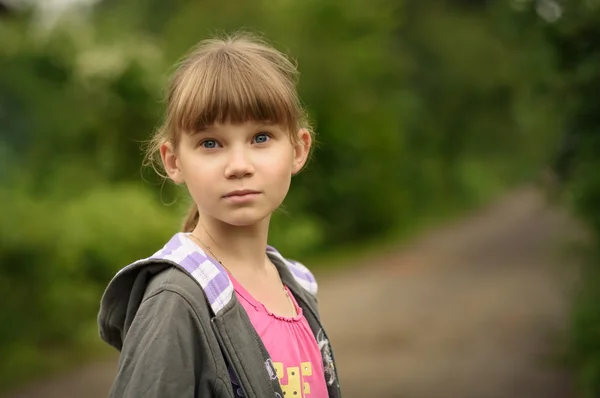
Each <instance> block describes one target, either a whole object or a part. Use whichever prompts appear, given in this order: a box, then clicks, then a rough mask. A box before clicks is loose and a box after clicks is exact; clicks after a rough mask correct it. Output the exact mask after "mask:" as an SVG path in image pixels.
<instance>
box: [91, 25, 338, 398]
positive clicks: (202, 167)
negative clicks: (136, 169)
mask: <svg viewBox="0 0 600 398" xmlns="http://www.w3.org/2000/svg"><path fill="white" fill-rule="evenodd" d="M296 73H297V72H296V69H295V67H294V65H293V64H292V63H291V62H290V61H289V60H288V59H287V58H286V57H285V56H284V55H283V54H281V53H279V52H278V51H276V50H275V49H273V48H272V47H270V46H268V45H267V44H265V43H264V42H261V41H259V40H256V39H254V38H252V37H249V36H245V35H236V36H232V37H228V38H225V39H223V40H216V39H215V40H207V41H203V42H201V43H200V45H199V46H198V47H197V48H195V49H194V50H193V51H192V52H191V54H189V55H188V56H187V57H186V58H185V59H184V60H183V61H182V62H181V63H180V64H179V67H178V69H177V71H176V72H175V74H174V76H173V78H172V80H171V83H170V87H169V91H168V98H167V111H166V117H165V121H164V124H163V126H162V127H161V128H160V129H159V130H158V132H157V134H156V136H155V137H154V138H153V139H152V141H151V145H150V146H149V152H148V155H149V159H160V163H159V164H160V165H161V166H162V167H163V169H164V171H165V173H166V177H168V178H169V179H171V180H172V181H173V182H175V183H176V184H185V186H186V187H187V189H188V191H189V193H190V195H191V197H192V199H193V201H194V204H193V206H192V209H191V211H190V214H189V216H188V218H187V220H186V221H185V223H184V228H183V232H180V233H177V234H175V235H174V236H173V237H172V239H171V240H170V241H169V242H168V243H167V244H166V245H165V246H164V247H163V248H162V249H161V250H159V251H158V252H156V253H155V254H154V255H152V256H151V257H149V258H146V259H143V260H139V261H136V262H134V263H133V264H131V265H129V266H127V267H125V268H124V269H122V270H121V271H119V273H117V275H116V276H115V277H114V279H113V280H112V281H111V282H110V284H109V285H108V287H107V289H106V291H105V292H104V295H103V297H102V302H101V307H100V313H99V316H98V323H99V329H100V335H101V337H102V339H103V340H105V341H106V342H107V343H108V344H110V345H112V346H114V347H116V348H117V349H118V350H119V351H120V353H121V355H120V360H119V367H118V374H117V376H116V380H115V382H114V384H113V387H112V390H111V393H110V396H111V397H132V398H133V397H136V398H137V397H161V398H168V397H177V398H185V397H203V398H205V397H229V398H234V397H258V398H266V397H278V398H282V397H284V396H285V397H308V398H311V397H313V398H324V397H331V398H337V397H341V393H340V389H339V384H338V376H337V371H336V367H335V364H334V359H333V354H332V351H331V347H330V344H329V340H328V338H327V335H326V333H325V332H324V330H323V328H322V326H321V322H320V319H319V313H318V309H317V300H316V293H317V283H316V281H315V278H314V277H313V275H312V273H311V272H310V271H309V270H308V269H307V268H306V267H304V266H303V265H301V264H299V263H297V262H294V261H290V260H286V259H285V258H284V257H282V255H281V254H279V253H278V252H277V250H275V249H274V248H272V247H269V246H267V237H268V229H269V220H270V217H271V214H272V213H273V211H275V210H276V209H277V208H278V207H279V206H280V205H281V203H282V202H283V200H284V198H285V196H286V194H287V192H288V189H289V186H290V181H291V177H292V175H294V174H296V173H298V172H299V171H300V170H301V169H302V167H303V166H304V164H305V162H306V160H307V157H308V154H309V150H310V147H311V142H312V138H311V132H310V130H309V128H308V125H307V121H306V119H305V116H304V112H303V110H302V107H301V106H300V104H299V100H298V96H297V93H296V87H295V77H296Z"/></svg>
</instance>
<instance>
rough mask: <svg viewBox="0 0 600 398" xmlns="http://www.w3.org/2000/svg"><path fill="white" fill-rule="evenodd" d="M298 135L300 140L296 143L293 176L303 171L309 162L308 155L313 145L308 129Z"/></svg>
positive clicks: (300, 131)
mask: <svg viewBox="0 0 600 398" xmlns="http://www.w3.org/2000/svg"><path fill="white" fill-rule="evenodd" d="M297 134H298V140H297V141H296V142H295V143H294V159H293V163H292V174H297V173H298V172H300V170H302V168H303V167H304V165H305V164H306V161H307V160H308V154H309V153H310V147H311V145H312V136H311V134H310V132H309V131H308V130H307V129H300V130H298V133H297Z"/></svg>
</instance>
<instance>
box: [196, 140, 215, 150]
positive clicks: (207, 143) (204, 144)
mask: <svg viewBox="0 0 600 398" xmlns="http://www.w3.org/2000/svg"><path fill="white" fill-rule="evenodd" d="M200 146H201V147H203V148H206V149H215V148H216V147H217V146H218V144H217V141H215V140H204V141H202V142H201V143H200Z"/></svg>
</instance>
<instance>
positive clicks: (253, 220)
mask: <svg viewBox="0 0 600 398" xmlns="http://www.w3.org/2000/svg"><path fill="white" fill-rule="evenodd" d="M270 214H271V213H269V212H258V211H236V212H233V214H226V215H223V217H218V218H219V219H220V220H221V221H222V222H224V223H226V224H229V225H232V226H234V227H250V226H252V225H256V224H258V223H259V222H261V221H263V220H264V219H265V218H267V217H268V216H269V215H270Z"/></svg>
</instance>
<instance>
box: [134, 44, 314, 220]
mask: <svg viewBox="0 0 600 398" xmlns="http://www.w3.org/2000/svg"><path fill="white" fill-rule="evenodd" d="M297 76H298V71H297V68H296V66H295V65H294V64H293V63H292V62H291V60H290V59H288V58H287V57H286V56H285V55H284V54H283V53H281V52H279V51H277V50H276V49H275V48H273V47H271V46H270V45H268V44H267V43H266V42H265V41H263V40H261V39H259V38H258V37H257V36H254V35H251V34H248V33H244V32H240V33H236V34H234V35H231V36H226V37H224V38H214V39H208V40H203V41H201V42H200V43H199V44H198V45H197V46H196V47H194V48H193V49H192V51H191V52H190V53H189V54H188V55H187V56H186V57H184V58H183V59H182V60H181V61H180V62H179V63H178V65H177V68H176V70H175V72H174V74H173V75H172V77H171V80H170V83H169V86H168V91H167V98H166V102H167V104H166V113H165V118H164V121H163V123H162V125H161V126H160V127H159V128H158V129H157V130H156V132H155V134H154V136H153V137H152V139H151V140H150V141H149V143H148V146H147V148H146V158H145V160H144V164H145V165H151V166H152V167H153V168H154V170H156V172H157V173H158V174H159V175H160V176H162V177H163V178H167V176H166V175H165V174H164V170H163V169H162V168H163V165H162V161H161V158H160V147H161V146H162V145H163V144H164V143H165V142H171V143H172V144H173V147H175V148H177V145H178V143H179V140H180V137H181V134H182V133H188V134H189V133H193V132H196V131H199V130H202V129H203V128H205V127H207V126H210V125H213V124H222V123H244V122H248V121H260V122H269V123H274V124H277V125H280V126H282V127H283V128H285V129H286V130H287V131H288V132H289V133H290V139H291V140H293V141H296V142H297V140H298V136H297V134H295V133H296V132H297V131H298V130H299V129H306V130H308V131H309V132H311V129H310V125H309V123H308V119H307V116H306V112H305V111H304V109H303V107H302V105H301V103H300V100H299V98H298V94H297V90H296V84H297ZM198 220H199V213H198V208H197V206H196V204H195V203H192V206H191V208H190V211H189V213H188V215H187V217H186V218H185V221H184V223H183V228H182V229H183V231H184V232H190V231H192V230H193V229H194V228H195V227H196V225H197V224H198Z"/></svg>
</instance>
